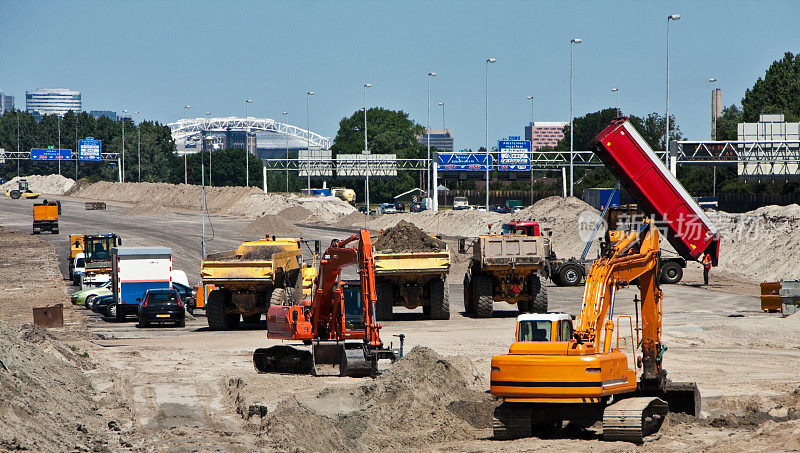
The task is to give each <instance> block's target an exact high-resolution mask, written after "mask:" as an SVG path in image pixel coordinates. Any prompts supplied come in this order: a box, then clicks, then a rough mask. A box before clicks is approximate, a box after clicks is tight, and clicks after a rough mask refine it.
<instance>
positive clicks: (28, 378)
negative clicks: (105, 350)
mask: <svg viewBox="0 0 800 453" xmlns="http://www.w3.org/2000/svg"><path fill="white" fill-rule="evenodd" d="M90 367H91V364H90V362H89V361H88V360H87V359H85V358H84V357H82V356H80V355H78V354H76V353H75V352H73V351H72V350H70V349H69V348H66V347H64V346H63V345H62V344H61V343H60V342H58V341H57V340H55V339H54V338H53V337H52V336H51V335H50V334H49V333H48V332H47V331H46V330H45V329H43V328H41V327H37V326H32V325H30V324H27V325H24V326H22V327H21V328H20V329H19V330H17V329H15V328H13V327H12V326H10V325H8V324H5V323H3V322H0V395H2V400H3V403H2V404H0V449H3V450H34V451H68V450H77V451H90V450H92V449H99V450H97V451H102V450H107V449H108V443H109V442H108V440H109V439H108V437H109V429H108V426H105V424H106V422H107V421H108V420H104V419H103V418H102V415H101V414H99V413H98V412H97V409H96V407H95V406H96V403H95V402H94V401H93V400H92V395H93V394H94V390H93V389H92V388H91V386H90V385H89V384H88V383H87V380H86V378H85V377H84V375H83V373H82V372H81V369H88V368H90ZM104 443H106V445H103V444H104ZM79 446H80V447H79Z"/></svg>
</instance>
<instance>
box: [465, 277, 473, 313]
mask: <svg viewBox="0 0 800 453" xmlns="http://www.w3.org/2000/svg"><path fill="white" fill-rule="evenodd" d="M462 292H463V293H464V312H465V313H467V314H471V313H472V312H474V311H475V307H473V306H472V291H471V284H470V281H469V274H464V289H463V291H462Z"/></svg>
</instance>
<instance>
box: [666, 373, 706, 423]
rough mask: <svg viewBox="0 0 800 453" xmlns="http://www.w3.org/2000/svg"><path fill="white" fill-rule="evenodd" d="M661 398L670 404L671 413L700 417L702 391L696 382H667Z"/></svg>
mask: <svg viewBox="0 0 800 453" xmlns="http://www.w3.org/2000/svg"><path fill="white" fill-rule="evenodd" d="M664 387H665V388H664V394H663V395H661V398H662V399H663V400H664V401H666V402H667V403H668V404H669V411H670V412H683V413H684V414H689V415H691V416H693V417H697V416H698V415H700V410H701V404H700V390H698V389H697V384H696V383H694V382H673V381H667V382H666V383H665V386H664Z"/></svg>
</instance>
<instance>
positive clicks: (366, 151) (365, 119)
mask: <svg viewBox="0 0 800 453" xmlns="http://www.w3.org/2000/svg"><path fill="white" fill-rule="evenodd" d="M371 86H372V84H371V83H365V84H364V158H365V159H366V168H367V171H366V174H367V180H366V182H365V183H364V187H365V189H364V192H365V199H366V200H367V215H369V146H367V88H369V87H371Z"/></svg>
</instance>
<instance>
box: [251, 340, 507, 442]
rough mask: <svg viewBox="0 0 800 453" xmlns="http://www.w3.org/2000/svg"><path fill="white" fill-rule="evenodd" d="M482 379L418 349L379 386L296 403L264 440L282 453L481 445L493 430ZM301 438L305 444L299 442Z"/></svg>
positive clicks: (267, 426)
mask: <svg viewBox="0 0 800 453" xmlns="http://www.w3.org/2000/svg"><path fill="white" fill-rule="evenodd" d="M478 381H479V378H478V377H477V371H476V370H475V369H474V368H472V369H467V367H464V366H457V365H456V363H455V362H451V361H449V360H447V359H445V358H443V357H441V356H440V355H438V354H437V353H436V352H434V351H433V350H432V349H429V348H424V347H419V346H418V347H415V348H414V349H412V350H411V352H409V353H408V354H406V356H405V357H404V358H403V359H401V360H399V361H398V362H397V363H395V364H394V365H393V366H392V368H391V369H390V370H389V371H387V372H385V373H384V374H382V375H381V376H380V377H378V378H377V379H375V380H374V381H371V382H368V383H365V384H363V385H361V386H360V387H357V388H345V389H343V388H341V387H328V388H326V389H324V390H322V391H321V392H320V393H319V394H317V395H315V396H313V397H307V398H302V397H292V398H289V399H287V400H285V401H283V402H281V403H280V404H278V407H277V408H276V409H275V411H273V412H271V413H270V414H269V415H267V416H266V417H264V418H263V420H262V428H263V431H262V433H261V438H262V439H264V441H265V442H266V443H268V444H269V445H270V446H271V447H272V448H275V449H276V450H280V451H283V450H291V451H322V452H328V451H374V450H378V449H384V448H388V449H400V450H403V449H405V450H409V451H410V450H414V449H415V448H424V447H425V446H429V445H432V444H434V443H439V442H446V441H451V440H457V439H469V438H474V437H475V432H476V429H479V428H489V427H491V416H492V411H493V409H494V403H493V402H492V401H491V400H490V399H489V397H488V396H487V395H486V394H485V393H483V392H481V391H480V390H479V389H480V388H481V386H479V385H477V384H478ZM298 433H302V436H301V438H302V441H300V442H298V439H299V438H298Z"/></svg>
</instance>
